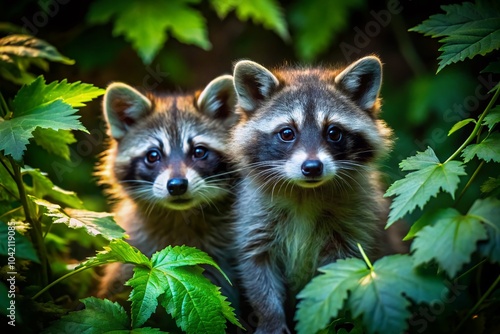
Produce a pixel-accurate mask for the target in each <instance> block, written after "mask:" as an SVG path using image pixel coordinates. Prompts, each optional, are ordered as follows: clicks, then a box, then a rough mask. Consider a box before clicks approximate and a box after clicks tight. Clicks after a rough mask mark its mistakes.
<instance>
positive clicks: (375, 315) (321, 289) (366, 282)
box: [296, 255, 446, 334]
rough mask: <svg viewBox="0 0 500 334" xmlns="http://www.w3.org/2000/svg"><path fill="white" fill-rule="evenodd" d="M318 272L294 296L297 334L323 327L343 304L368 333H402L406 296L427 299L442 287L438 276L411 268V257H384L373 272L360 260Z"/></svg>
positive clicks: (442, 288) (433, 297)
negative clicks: (297, 303) (295, 296)
mask: <svg viewBox="0 0 500 334" xmlns="http://www.w3.org/2000/svg"><path fill="white" fill-rule="evenodd" d="M320 272H322V274H320V275H319V276H317V277H315V278H314V279H313V280H312V281H311V282H310V283H309V284H308V285H307V286H306V287H305V288H304V290H303V291H301V292H300V293H299V295H298V297H299V298H301V299H302V300H301V301H300V303H299V305H298V310H297V313H296V320H297V321H298V323H297V327H296V329H297V332H298V333H299V334H301V333H315V332H317V331H318V330H320V329H323V328H324V327H326V325H327V324H328V320H329V319H331V318H334V317H336V315H337V313H338V312H339V311H340V310H341V309H342V308H344V309H346V310H349V311H350V312H351V314H352V315H353V316H354V317H360V318H361V319H362V321H363V324H364V326H365V328H366V332H367V333H403V332H404V330H405V329H406V328H407V327H408V323H407V321H408V319H409V318H410V316H411V312H410V311H409V310H408V308H409V306H410V304H411V302H410V300H409V299H408V298H411V300H413V301H415V302H417V303H422V302H427V303H430V302H431V301H433V300H435V299H437V298H439V297H440V296H441V293H442V292H443V291H446V288H445V287H444V284H443V282H442V280H440V279H438V278H435V277H432V276H426V275H423V274H421V273H419V272H418V271H417V270H415V269H414V268H413V264H412V260H411V257H410V256H409V255H392V256H386V257H384V258H382V259H380V260H379V261H377V262H375V264H374V266H373V270H372V269H369V268H367V267H366V264H365V263H364V262H363V261H362V260H360V259H355V258H350V259H346V260H338V261H337V262H334V263H332V264H329V265H326V266H324V267H322V268H320ZM314 311H316V312H314Z"/></svg>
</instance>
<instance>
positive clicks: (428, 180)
mask: <svg viewBox="0 0 500 334" xmlns="http://www.w3.org/2000/svg"><path fill="white" fill-rule="evenodd" d="M400 168H401V169H402V170H404V171H406V170H416V171H414V172H411V173H409V174H407V175H406V176H405V178H404V179H402V180H398V181H396V182H394V183H393V184H392V185H391V186H390V187H389V189H387V192H386V193H385V195H384V196H396V197H395V198H394V200H393V202H392V204H391V211H390V213H389V220H388V222H387V226H386V228H387V227H389V226H391V225H392V224H393V223H394V222H395V221H396V220H398V219H399V218H401V217H403V216H404V215H405V214H407V213H410V212H412V211H413V210H414V209H415V207H417V206H418V207H420V208H421V209H422V208H423V206H424V205H425V203H427V201H428V200H429V199H430V198H431V197H433V196H436V195H437V193H438V192H439V191H440V190H441V189H442V190H443V191H445V192H448V193H449V194H450V195H451V196H452V198H454V196H455V195H454V193H455V190H456V189H457V187H458V183H459V182H460V179H459V176H460V175H466V173H465V169H464V166H463V164H462V163H461V162H459V161H449V162H447V163H440V162H439V160H438V158H437V157H436V154H435V153H434V151H433V150H432V149H431V148H430V147H429V148H428V149H427V150H426V151H425V152H418V153H417V155H415V156H413V157H409V158H407V159H406V160H403V161H402V162H401V163H400Z"/></svg>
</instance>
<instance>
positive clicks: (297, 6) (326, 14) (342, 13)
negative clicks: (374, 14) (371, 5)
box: [289, 0, 365, 61]
mask: <svg viewBox="0 0 500 334" xmlns="http://www.w3.org/2000/svg"><path fill="white" fill-rule="evenodd" d="M364 4H365V2H364V1H361V0H356V1H349V0H342V1H322V0H301V1H296V2H295V3H294V4H293V6H292V7H291V8H290V11H289V12H290V24H291V26H292V28H293V30H294V31H295V36H296V37H295V41H296V42H295V43H294V44H295V45H294V46H295V51H296V53H297V54H298V55H299V57H300V58H301V59H303V60H306V61H311V60H313V59H314V58H315V57H317V56H318V55H319V54H320V53H322V52H324V51H326V50H327V48H328V47H329V46H330V45H332V44H333V43H334V42H335V39H336V37H337V35H338V33H339V32H341V31H342V30H344V29H345V28H346V27H348V24H349V22H350V21H349V18H350V16H351V14H352V13H351V12H352V10H353V9H358V8H360V7H362V6H363V5H364Z"/></svg>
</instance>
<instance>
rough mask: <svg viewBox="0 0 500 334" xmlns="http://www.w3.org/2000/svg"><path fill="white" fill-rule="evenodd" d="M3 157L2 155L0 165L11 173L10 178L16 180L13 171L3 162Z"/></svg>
mask: <svg viewBox="0 0 500 334" xmlns="http://www.w3.org/2000/svg"><path fill="white" fill-rule="evenodd" d="M2 158H3V156H2V155H0V163H1V164H2V165H3V166H4V168H5V169H6V170H7V173H9V175H10V177H11V178H12V179H13V180H15V179H16V177H15V176H14V173H12V171H11V170H10V169H9V167H8V166H7V164H6V163H5V162H4V161H3V159H2Z"/></svg>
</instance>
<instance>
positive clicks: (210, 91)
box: [196, 75, 237, 126]
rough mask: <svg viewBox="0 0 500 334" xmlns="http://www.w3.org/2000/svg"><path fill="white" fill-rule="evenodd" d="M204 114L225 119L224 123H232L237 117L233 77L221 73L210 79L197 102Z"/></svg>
mask: <svg viewBox="0 0 500 334" xmlns="http://www.w3.org/2000/svg"><path fill="white" fill-rule="evenodd" d="M196 104H197V105H198V108H199V109H200V111H201V112H203V113H204V114H206V115H208V116H210V117H212V118H215V119H221V120H223V122H224V124H227V125H229V126H230V125H232V124H234V123H235V122H236V120H237V117H236V114H235V112H234V109H235V106H236V92H235V91H234V85H233V77H232V76H230V75H221V76H220V77H217V78H215V79H213V80H212V81H210V83H209V84H208V85H207V87H205V89H204V90H203V91H202V92H201V94H200V96H199V97H198V100H197V102H196Z"/></svg>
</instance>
